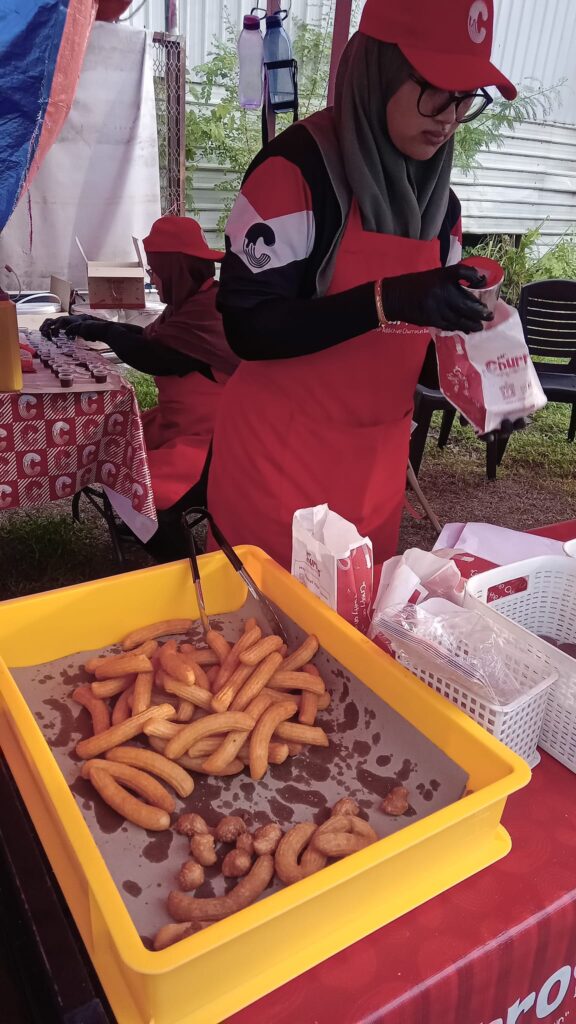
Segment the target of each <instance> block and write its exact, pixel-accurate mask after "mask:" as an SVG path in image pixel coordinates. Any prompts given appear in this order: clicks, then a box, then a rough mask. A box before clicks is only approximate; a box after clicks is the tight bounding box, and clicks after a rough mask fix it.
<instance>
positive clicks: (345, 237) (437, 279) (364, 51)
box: [208, 0, 515, 567]
mask: <svg viewBox="0 0 576 1024" xmlns="http://www.w3.org/2000/svg"><path fill="white" fill-rule="evenodd" d="M492 20H493V10H492V0H435V3H422V2H421V0H403V2H402V3H398V2H397V0H367V2H366V4H365V7H364V11H363V15H362V20H361V23H360V31H359V32H358V33H356V34H355V35H354V36H353V37H352V39H351V40H350V42H349V43H348V46H347V48H346V50H345V52H344V54H343V57H342V60H341V63H340V67H339V71H338V77H337V82H336V98H335V104H334V107H333V108H329V109H327V110H324V111H322V112H321V113H319V114H315V115H313V116H312V117H310V118H307V119H306V120H305V121H302V122H300V123H299V124H296V125H294V126H293V127H291V128H289V129H288V130H287V131H285V132H283V133H282V134H281V135H280V136H279V137H278V138H277V139H275V140H274V141H273V142H272V143H271V144H270V145H268V146H267V147H266V148H265V149H264V150H263V151H262V152H261V153H260V154H259V155H258V156H257V157H256V159H255V160H254V162H253V163H252V165H251V167H250V168H249V170H248V173H247V175H246V177H245V180H244V183H243V185H242V190H241V193H240V195H239V197H238V199H237V201H236V204H235V206H234V209H233V211H232V214H231V216H230V219H229V222H228V225H227V228H226V235H227V246H226V247H227V253H226V256H225V259H224V262H223V265H222V273H221V281H220V292H219V308H220V309H221V311H222V315H223V319H224V326H225V330H226V334H227V337H228V340H229V342H230V345H231V347H232V348H233V350H234V351H235V352H236V353H237V354H238V355H239V356H240V357H241V358H242V360H243V363H242V365H241V366H240V368H239V370H238V371H237V373H236V374H235V376H234V378H233V380H232V381H231V382H230V384H229V386H228V388H227V390H226V394H225V396H224V398H223V401H222V403H221V406H220V410H219V415H218V419H217V423H216V430H215V435H214V443H213V455H212V463H211V467H210V477H209V483H208V500H209V506H210V509H211V512H212V514H213V515H214V518H215V521H216V522H217V523H218V525H219V526H220V528H221V529H222V531H223V532H224V534H225V535H226V536H227V537H228V538H229V539H230V540H231V541H232V542H233V543H242V542H244V543H253V544H258V545H260V546H261V547H262V548H264V549H265V550H266V551H267V552H268V553H269V554H270V555H272V557H274V558H275V559H277V560H278V561H279V562H280V563H282V564H283V565H284V566H286V567H289V566H290V553H291V525H292V517H293V514H294V512H295V510H296V509H298V508H301V507H308V506H312V505H316V504H320V503H323V502H328V504H329V505H330V507H331V508H332V509H334V511H336V512H338V513H340V515H342V516H344V517H345V518H346V519H348V520H351V521H352V522H354V523H355V524H356V526H357V527H358V529H359V530H360V533H361V534H363V535H367V536H369V537H371V539H372V541H373V544H374V554H375V560H376V561H377V562H382V561H383V560H384V559H386V558H388V557H389V556H391V555H392V554H394V552H395V550H396V546H397V540H398V530H399V524H400V516H401V510H402V505H403V497H404V490H405V481H406V468H407V461H408V446H409V439H410V425H411V419H412V411H413V396H414V391H415V388H416V384H417V382H418V379H419V377H420V374H421V371H422V367H423V363H424V359H425V355H426V352H427V349H428V345H429V341H430V335H429V332H428V331H427V330H426V328H427V327H431V326H433V327H438V328H444V329H463V330H466V331H479V330H481V329H482V324H483V321H485V320H489V319H491V314H490V313H489V312H488V310H487V308H486V307H485V306H484V305H483V304H482V303H480V302H479V301H477V300H476V299H475V298H474V297H473V296H472V295H471V294H470V293H469V292H468V291H467V289H466V288H465V287H463V286H462V285H461V284H460V283H459V282H460V281H461V280H465V281H467V282H469V283H470V284H471V285H473V286H479V285H481V284H482V283H483V279H482V278H481V277H480V275H478V274H477V272H476V271H475V270H474V269H472V268H470V267H462V268H459V267H458V266H454V265H450V264H455V263H458V260H459V259H460V256H461V244H460V239H459V232H460V229H459V219H460V204H459V203H458V200H457V199H456V197H455V196H454V194H453V193H452V192H451V191H450V173H451V169H452V155H453V146H454V142H453V136H454V133H455V131H456V130H457V128H458V125H459V124H460V123H462V122H463V121H470V120H472V119H473V118H474V117H476V116H478V114H479V113H481V112H482V111H483V110H484V109H485V108H486V107H487V105H488V104H489V103H490V102H491V97H490V95H489V94H488V93H487V92H486V90H485V88H484V86H487V85H496V86H497V87H498V88H499V89H500V91H501V92H502V93H503V94H504V95H505V96H506V97H508V98H512V97H513V96H514V95H515V89H514V87H513V85H512V84H511V83H510V82H509V81H508V80H507V79H505V78H504V76H503V75H502V74H501V73H500V72H499V71H498V70H497V69H496V68H495V67H494V66H493V65H492V64H491V62H490V51H491V41H492Z"/></svg>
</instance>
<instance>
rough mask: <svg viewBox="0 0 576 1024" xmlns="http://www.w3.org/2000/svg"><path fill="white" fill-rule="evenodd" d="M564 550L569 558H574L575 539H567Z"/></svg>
mask: <svg viewBox="0 0 576 1024" xmlns="http://www.w3.org/2000/svg"><path fill="white" fill-rule="evenodd" d="M564 551H565V552H566V554H567V555H568V556H569V557H570V558H576V540H567V541H566V543H565V545H564Z"/></svg>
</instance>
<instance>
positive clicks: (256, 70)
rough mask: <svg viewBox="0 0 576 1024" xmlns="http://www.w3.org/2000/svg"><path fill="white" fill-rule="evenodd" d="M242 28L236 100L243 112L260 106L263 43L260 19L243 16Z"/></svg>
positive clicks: (239, 42) (239, 43)
mask: <svg viewBox="0 0 576 1024" xmlns="http://www.w3.org/2000/svg"><path fill="white" fill-rule="evenodd" d="M243 25H244V27H243V29H242V31H241V33H240V35H239V37H238V67H239V81H238V98H239V100H240V106H241V107H244V109H245V110H258V109H259V107H261V106H262V60H263V50H264V43H263V40H262V33H261V32H260V19H259V18H257V17H256V16H255V15H252V14H245V15H244V23H243Z"/></svg>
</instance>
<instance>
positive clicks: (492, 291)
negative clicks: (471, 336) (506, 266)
mask: <svg viewBox="0 0 576 1024" xmlns="http://www.w3.org/2000/svg"><path fill="white" fill-rule="evenodd" d="M461 263H462V264H463V265H464V266H465V267H474V270H477V271H478V273H479V274H483V275H484V277H485V278H486V284H485V285H484V286H483V287H482V288H471V287H470V285H469V284H468V282H467V281H462V282H461V284H463V285H464V286H465V287H466V288H468V290H469V291H471V292H472V295H475V296H476V298H477V299H479V300H480V302H483V303H484V305H485V306H487V307H488V309H489V310H490V312H491V313H493V312H494V310H495V308H496V303H497V302H498V299H499V297H500V291H501V289H502V282H503V281H504V271H503V270H502V267H501V266H500V264H499V263H497V262H496V260H489V259H487V258H486V257H485V256H469V257H468V258H467V259H465V260H461Z"/></svg>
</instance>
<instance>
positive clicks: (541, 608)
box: [465, 556, 576, 772]
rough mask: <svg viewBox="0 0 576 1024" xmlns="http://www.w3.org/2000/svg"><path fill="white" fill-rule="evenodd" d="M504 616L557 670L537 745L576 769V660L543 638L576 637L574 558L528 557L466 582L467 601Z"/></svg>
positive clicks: (533, 651)
mask: <svg viewBox="0 0 576 1024" xmlns="http://www.w3.org/2000/svg"><path fill="white" fill-rule="evenodd" d="M479 602H482V605H481V606H482V607H485V608H486V611H487V612H488V614H490V615H494V616H496V618H500V616H504V617H505V618H506V620H507V622H508V626H509V628H510V630H511V632H512V633H513V635H514V636H516V637H517V639H518V641H519V642H520V643H522V644H523V645H524V648H525V650H526V652H527V653H529V654H530V655H532V656H533V657H535V658H537V659H539V660H540V661H541V663H542V666H543V669H544V670H548V669H549V670H552V671H556V672H557V678H556V680H555V682H554V683H553V684H552V686H551V687H550V690H549V692H548V699H547V702H546V710H545V714H544V721H543V723H542V731H541V733H540V740H539V745H540V746H541V747H542V748H543V750H546V751H548V753H549V754H552V756H553V757H555V758H556V759H557V760H558V761H561V762H562V764H565V765H566V766H567V767H568V768H570V769H571V770H572V771H573V772H576V659H575V658H571V657H570V656H569V655H568V654H565V653H564V652H563V651H559V650H557V649H556V648H555V647H553V646H552V644H549V643H547V642H546V641H545V640H542V639H541V637H542V636H548V637H550V638H551V639H552V640H555V641H556V642H557V643H575V642H576V559H573V558H565V557H564V556H558V557H556V556H545V557H541V558H530V559H527V560H526V561H523V562H514V563H513V564H512V565H505V566H501V567H500V568H498V569H489V570H488V571H487V572H483V573H479V574H478V576H473V577H472V579H470V580H468V583H467V584H466V601H465V603H466V605H467V606H468V607H479Z"/></svg>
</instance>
